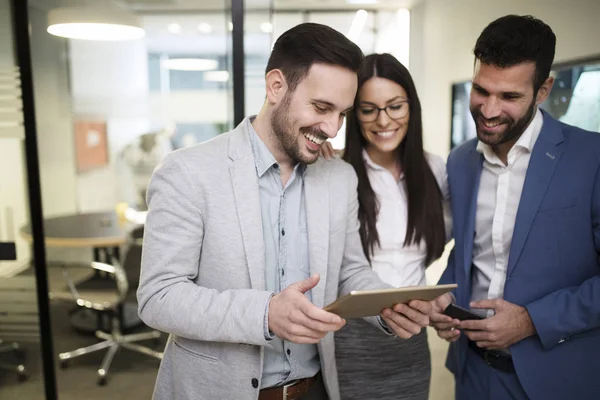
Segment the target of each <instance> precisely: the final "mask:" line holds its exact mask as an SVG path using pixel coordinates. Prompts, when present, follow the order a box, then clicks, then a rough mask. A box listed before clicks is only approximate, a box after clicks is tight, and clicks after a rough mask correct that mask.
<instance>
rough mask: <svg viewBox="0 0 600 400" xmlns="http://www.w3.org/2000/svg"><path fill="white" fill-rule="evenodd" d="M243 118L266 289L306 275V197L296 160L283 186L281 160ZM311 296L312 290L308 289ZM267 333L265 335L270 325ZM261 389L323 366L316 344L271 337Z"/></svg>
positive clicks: (277, 289)
mask: <svg viewBox="0 0 600 400" xmlns="http://www.w3.org/2000/svg"><path fill="white" fill-rule="evenodd" d="M253 120H254V117H251V118H247V119H246V121H245V123H246V124H247V127H246V129H247V132H249V137H250V143H251V145H252V151H253V153H254V160H255V164H256V173H257V176H258V186H259V192H260V206H261V216H262V227H263V237H264V243H265V284H266V290H267V291H270V292H273V293H278V292H280V291H282V290H283V289H285V288H286V287H288V286H289V285H291V284H292V283H295V282H299V281H302V280H304V279H307V278H308V277H309V276H310V264H309V253H308V251H309V250H308V230H307V225H306V206H305V199H304V171H305V170H306V165H304V164H298V165H296V167H294V171H293V172H292V175H291V177H290V179H289V180H288V182H287V184H286V185H285V187H284V186H283V185H282V183H281V176H280V171H279V164H277V161H276V160H275V157H273V154H271V152H270V151H269V149H268V148H267V146H266V145H265V144H264V143H263V141H262V140H261V139H260V138H259V137H258V134H257V133H256V131H255V130H254V127H253V126H252V123H251V122H252V121H253ZM306 295H307V297H308V299H309V300H310V299H311V295H310V292H308V293H307V294H306ZM266 335H267V336H269V332H268V329H266ZM264 351H265V353H264V361H263V376H262V382H261V389H262V388H268V387H274V386H281V385H284V384H286V383H288V382H291V381H294V380H296V379H302V378H309V377H312V376H314V375H316V374H317V373H318V372H319V370H320V369H321V364H320V362H319V353H318V350H317V346H316V345H306V344H294V343H290V342H287V341H284V340H281V339H280V338H278V337H272V340H271V346H270V347H265V349H264Z"/></svg>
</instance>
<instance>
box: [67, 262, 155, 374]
mask: <svg viewBox="0 0 600 400" xmlns="http://www.w3.org/2000/svg"><path fill="white" fill-rule="evenodd" d="M91 267H92V268H93V269H95V270H96V271H102V272H104V273H106V274H108V276H109V278H111V279H113V280H114V283H115V287H113V288H112V289H109V288H107V289H103V290H98V289H96V290H86V289H83V290H78V289H77V288H76V287H75V285H74V284H73V283H72V281H71V280H70V279H67V285H68V286H69V289H70V291H71V294H72V296H73V298H75V301H76V303H77V305H78V306H80V307H85V308H88V309H91V310H96V311H100V312H105V313H107V314H108V315H110V319H111V324H110V325H111V331H110V333H106V332H102V331H100V330H99V331H96V337H98V338H99V339H102V340H103V341H102V342H99V343H96V344H93V345H91V346H87V347H83V348H80V349H77V350H73V351H69V352H65V353H60V354H59V355H58V357H59V361H60V366H61V368H66V367H67V365H68V360H71V359H73V358H76V357H80V356H83V355H85V354H89V353H93V352H96V351H99V350H103V349H106V348H108V351H107V352H106V355H105V356H104V360H103V361H102V364H101V366H100V369H98V381H97V383H98V385H105V384H106V376H107V374H108V369H109V368H110V365H111V363H112V361H113V358H114V356H115V354H116V353H117V351H118V350H119V349H120V348H121V347H123V348H125V349H127V350H131V351H135V352H138V353H142V354H146V355H148V356H151V357H154V358H157V359H159V360H162V356H163V353H162V352H157V351H155V350H152V349H150V348H148V347H145V346H141V345H139V344H136V343H135V342H139V341H143V340H151V339H153V340H155V341H158V340H159V338H160V336H161V333H160V332H158V331H155V330H153V331H150V332H144V333H134V334H128V335H124V334H123V332H122V329H121V321H120V319H121V318H120V316H121V315H122V308H123V306H124V304H125V302H126V300H127V299H128V298H130V297H131V296H135V289H133V290H132V289H131V288H130V285H129V283H128V279H127V274H126V273H125V270H124V269H123V267H122V266H121V265H120V264H119V263H118V262H117V261H116V260H115V261H113V265H109V264H105V263H100V262H92V263H91ZM63 275H65V276H66V272H63Z"/></svg>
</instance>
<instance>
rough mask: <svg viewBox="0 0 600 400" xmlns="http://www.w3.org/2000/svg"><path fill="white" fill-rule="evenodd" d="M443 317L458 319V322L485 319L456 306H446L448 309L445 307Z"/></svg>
mask: <svg viewBox="0 0 600 400" xmlns="http://www.w3.org/2000/svg"><path fill="white" fill-rule="evenodd" d="M444 315H447V316H449V317H452V318H455V319H458V320H459V321H467V320H473V319H484V318H485V317H483V316H481V315H478V314H475V313H474V312H472V311H469V310H467V309H465V308H462V307H460V306H457V305H456V304H450V305H448V307H446V309H445V310H444Z"/></svg>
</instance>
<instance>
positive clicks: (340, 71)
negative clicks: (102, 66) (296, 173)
mask: <svg viewBox="0 0 600 400" xmlns="http://www.w3.org/2000/svg"><path fill="white" fill-rule="evenodd" d="M276 73H277V72H276ZM356 88H357V76H356V73H355V72H352V71H350V70H348V69H345V68H342V67H339V66H333V65H327V64H313V65H312V66H311V68H310V69H309V71H308V74H307V75H306V77H304V79H302V81H300V83H298V85H297V86H296V88H295V90H294V91H293V92H290V91H289V90H287V91H285V92H282V94H281V99H277V100H275V101H274V102H276V103H277V104H276V106H275V107H274V109H273V112H272V114H271V118H270V123H271V130H272V131H273V134H274V135H275V137H276V138H277V141H278V142H279V143H278V144H279V147H280V148H281V149H282V150H283V152H284V154H285V155H286V156H287V157H289V158H290V159H291V160H292V161H293V162H300V163H305V164H311V163H313V162H315V161H316V160H317V158H318V157H319V149H320V148H321V145H322V144H323V142H325V140H327V139H329V138H334V137H335V136H336V135H337V133H338V131H339V130H340V128H341V127H342V123H343V122H344V117H345V116H346V113H347V112H348V110H349V109H350V108H351V107H352V100H353V99H354V96H355V94H356ZM274 96H275V97H276V95H274ZM278 161H279V160H278Z"/></svg>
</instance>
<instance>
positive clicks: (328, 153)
mask: <svg viewBox="0 0 600 400" xmlns="http://www.w3.org/2000/svg"><path fill="white" fill-rule="evenodd" d="M319 155H320V156H321V157H323V158H324V159H326V160H331V159H332V158H335V157H337V156H338V151H337V150H336V149H334V148H333V145H332V144H331V142H330V141H328V140H327V141H325V142H324V143H323V144H322V145H321V149H320V150H319Z"/></svg>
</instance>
